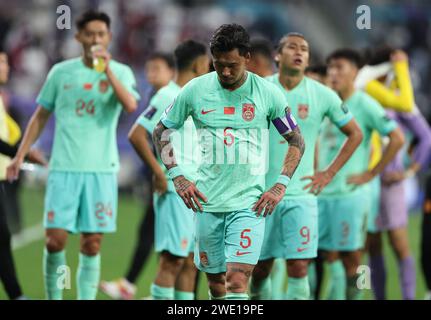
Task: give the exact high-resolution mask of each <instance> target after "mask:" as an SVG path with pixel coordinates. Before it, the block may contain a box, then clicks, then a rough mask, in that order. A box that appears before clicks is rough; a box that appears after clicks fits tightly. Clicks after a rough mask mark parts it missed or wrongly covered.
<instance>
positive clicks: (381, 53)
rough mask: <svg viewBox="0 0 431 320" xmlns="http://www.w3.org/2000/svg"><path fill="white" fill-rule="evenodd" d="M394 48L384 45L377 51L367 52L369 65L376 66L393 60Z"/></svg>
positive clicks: (369, 50) (376, 49) (370, 50)
mask: <svg viewBox="0 0 431 320" xmlns="http://www.w3.org/2000/svg"><path fill="white" fill-rule="evenodd" d="M392 52H394V48H393V47H391V46H388V45H383V46H380V47H378V48H375V49H368V50H367V51H366V52H365V56H366V58H367V64H369V65H371V66H375V65H378V64H381V63H384V62H388V61H390V60H391V54H392Z"/></svg>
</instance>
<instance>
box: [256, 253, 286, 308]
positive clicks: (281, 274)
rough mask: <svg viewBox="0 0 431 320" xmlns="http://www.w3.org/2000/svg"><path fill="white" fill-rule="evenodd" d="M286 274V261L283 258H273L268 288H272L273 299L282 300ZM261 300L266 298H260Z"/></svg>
mask: <svg viewBox="0 0 431 320" xmlns="http://www.w3.org/2000/svg"><path fill="white" fill-rule="evenodd" d="M286 276H287V271H286V261H285V260H284V259H275V260H274V267H273V268H272V272H271V285H272V286H271V287H270V288H269V290H272V294H271V298H272V299H273V300H283V298H284V291H285V284H286ZM270 292H271V291H270ZM268 299H269V298H268ZM262 300H266V299H262Z"/></svg>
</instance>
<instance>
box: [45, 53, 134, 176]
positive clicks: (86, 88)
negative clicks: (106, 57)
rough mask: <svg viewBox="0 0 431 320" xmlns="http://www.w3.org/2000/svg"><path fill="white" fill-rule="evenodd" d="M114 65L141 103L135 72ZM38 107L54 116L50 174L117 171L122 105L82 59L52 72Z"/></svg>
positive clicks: (66, 62)
mask: <svg viewBox="0 0 431 320" xmlns="http://www.w3.org/2000/svg"><path fill="white" fill-rule="evenodd" d="M110 67H111V69H112V71H113V73H114V74H115V76H116V77H117V78H118V79H119V80H120V82H121V83H122V85H123V86H124V87H125V88H126V89H127V90H128V91H129V92H130V93H131V94H132V95H133V96H134V97H135V98H136V99H139V94H138V92H137V91H136V81H135V77H134V76H133V73H132V70H131V69H130V68H129V67H128V66H126V65H124V64H121V63H119V62H116V61H113V60H111V62H110ZM37 103H38V104H39V105H41V106H42V107H43V108H45V109H47V110H49V111H51V112H53V113H54V115H55V121H56V123H55V133H54V145H53V148H52V152H51V160H50V170H53V171H70V172H116V171H118V169H119V160H118V158H119V157H118V148H117V136H116V135H117V132H116V128H117V124H118V118H119V116H120V113H121V110H122V106H121V104H120V103H119V101H118V99H117V97H116V96H115V93H114V91H113V89H112V86H111V85H110V83H109V81H108V79H107V77H106V74H105V73H99V72H97V71H95V70H93V69H91V68H89V67H87V66H86V65H85V64H84V62H83V61H82V59H81V58H75V59H70V60H66V61H63V62H60V63H58V64H56V65H54V66H53V67H52V69H51V70H50V72H49V74H48V76H47V79H46V81H45V83H44V85H43V87H42V89H41V91H40V93H39V95H38V97H37Z"/></svg>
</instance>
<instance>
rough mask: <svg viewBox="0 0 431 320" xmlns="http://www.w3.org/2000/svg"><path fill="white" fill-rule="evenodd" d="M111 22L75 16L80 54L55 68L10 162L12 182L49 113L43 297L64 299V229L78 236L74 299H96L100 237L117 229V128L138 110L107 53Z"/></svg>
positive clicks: (127, 78) (121, 69) (126, 71)
mask: <svg viewBox="0 0 431 320" xmlns="http://www.w3.org/2000/svg"><path fill="white" fill-rule="evenodd" d="M109 27H110V18H109V17H108V16H107V15H106V14H105V13H101V12H95V11H88V12H86V13H84V14H83V15H82V16H81V17H80V18H79V19H78V21H77V28H78V31H77V34H76V40H77V41H78V42H79V43H80V44H81V45H82V47H83V54H82V56H81V57H79V58H75V59H70V60H67V61H64V62H61V63H58V64H56V65H54V67H52V69H51V71H50V72H49V74H48V77H47V79H46V81H45V84H44V85H43V87H42V90H41V91H40V94H39V96H38V98H37V103H38V107H37V110H36V111H35V113H34V114H33V117H32V118H31V120H30V123H29V125H28V127H27V129H26V132H25V135H24V139H23V141H22V143H21V145H20V148H19V150H18V153H17V155H16V157H15V158H14V159H13V161H12V163H11V165H10V166H9V167H8V177H9V179H13V178H16V177H17V176H18V173H19V169H20V166H21V164H22V162H23V159H24V157H25V155H26V154H27V152H28V150H29V148H30V146H31V145H32V144H33V143H34V142H35V141H36V139H37V138H38V137H39V136H40V134H41V132H42V130H43V128H44V126H45V124H46V121H47V120H48V118H49V117H50V115H51V114H52V113H54V115H55V119H56V128H55V135H54V145H53V150H52V154H51V160H50V167H49V170H50V172H49V176H48V182H47V190H46V196H45V212H44V215H45V216H44V226H45V228H46V248H45V251H44V256H43V272H44V280H45V291H46V296H47V298H48V299H57V300H58V299H62V296H63V291H62V287H61V286H58V277H59V274H58V270H59V267H61V266H65V265H66V256H65V246H66V240H67V237H68V232H69V233H80V234H81V242H80V256H79V266H78V272H77V291H78V299H95V297H96V293H97V287H98V282H99V277H100V254H99V251H100V246H101V241H102V236H103V234H104V233H109V232H115V230H116V215H117V196H118V190H117V189H118V188H117V171H118V168H119V159H118V158H119V157H118V150H117V141H116V128H117V123H118V118H119V116H120V114H121V112H122V111H123V110H124V111H126V112H133V111H135V110H136V107H137V101H136V100H137V99H138V98H139V95H138V93H137V92H136V89H135V86H136V83H135V78H134V76H133V73H132V71H131V69H130V68H129V67H128V66H126V65H124V64H121V63H119V62H117V61H114V60H112V59H111V56H110V54H109V53H108V51H107V48H108V45H109V43H110V41H111V39H112V34H111V32H110V29H109ZM95 45H97V47H96V48H97V51H94V48H95V47H94V46H95ZM92 48H93V49H92ZM96 60H97V62H98V66H101V65H102V66H103V65H105V68H104V71H102V69H100V70H99V71H96V70H95V69H94V68H93V67H95V65H96V63H94V62H95V61H96Z"/></svg>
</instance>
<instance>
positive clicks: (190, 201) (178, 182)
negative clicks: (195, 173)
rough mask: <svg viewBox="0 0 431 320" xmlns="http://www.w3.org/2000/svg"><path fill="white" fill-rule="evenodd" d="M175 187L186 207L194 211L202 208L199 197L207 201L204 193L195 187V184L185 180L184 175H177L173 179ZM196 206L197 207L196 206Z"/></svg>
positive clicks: (201, 210)
mask: <svg viewBox="0 0 431 320" xmlns="http://www.w3.org/2000/svg"><path fill="white" fill-rule="evenodd" d="M174 185H175V189H176V190H177V193H178V195H179V196H180V197H181V199H183V201H184V203H185V204H186V206H187V208H189V209H192V210H193V211H194V212H196V211H198V209H199V211H200V212H203V211H204V209H203V207H202V204H201V203H200V201H199V199H201V200H202V201H203V202H205V203H206V202H207V201H208V200H207V198H206V197H205V195H204V194H203V193H202V192H200V191H199V190H198V188H196V186H195V184H194V183H193V182H191V181H189V180H187V179H186V178H185V177H184V176H179V177H176V178H175V179H174ZM196 207H197V208H196Z"/></svg>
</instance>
